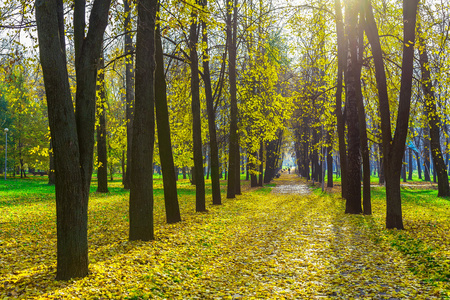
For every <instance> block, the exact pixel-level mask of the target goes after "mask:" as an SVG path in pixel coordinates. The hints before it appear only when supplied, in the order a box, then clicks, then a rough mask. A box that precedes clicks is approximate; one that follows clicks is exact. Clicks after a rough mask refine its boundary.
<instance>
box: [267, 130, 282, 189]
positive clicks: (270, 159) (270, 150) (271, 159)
mask: <svg viewBox="0 0 450 300" xmlns="http://www.w3.org/2000/svg"><path fill="white" fill-rule="evenodd" d="M282 134H283V132H282V131H281V130H279V131H278V132H277V138H276V139H274V140H272V141H269V142H268V143H267V146H266V172H265V173H264V183H269V182H271V181H272V179H273V178H275V176H276V174H277V172H278V169H279V166H278V163H277V162H278V161H279V157H280V155H281V153H280V146H281V139H282V137H283V136H282Z"/></svg>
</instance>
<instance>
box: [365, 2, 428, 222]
mask: <svg viewBox="0 0 450 300" xmlns="http://www.w3.org/2000/svg"><path fill="white" fill-rule="evenodd" d="M418 2H419V1H418V0H403V20H404V21H403V25H404V27H403V58H402V76H401V85H400V96H399V106H398V113H397V123H396V127H395V135H394V137H392V131H391V120H390V115H391V114H390V109H389V98H388V92H387V84H386V73H385V70H384V62H383V55H382V50H381V45H380V39H379V35H378V29H377V25H376V23H375V19H374V17H373V10H372V6H371V3H370V0H366V9H365V11H366V33H367V37H368V39H369V43H370V45H371V48H372V53H373V57H374V62H375V74H376V80H377V87H378V96H379V101H380V117H381V132H382V141H383V159H384V171H385V177H386V204H387V205H386V212H387V213H386V228H397V229H403V219H402V206H401V194H400V172H401V168H402V157H403V153H404V150H405V143H406V136H407V133H408V122H409V113H410V106H411V89H412V75H413V59H414V42H415V28H416V12H417V5H418Z"/></svg>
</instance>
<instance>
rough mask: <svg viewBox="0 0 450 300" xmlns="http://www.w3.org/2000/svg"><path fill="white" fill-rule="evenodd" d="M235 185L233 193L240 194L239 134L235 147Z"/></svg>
mask: <svg viewBox="0 0 450 300" xmlns="http://www.w3.org/2000/svg"><path fill="white" fill-rule="evenodd" d="M236 152H237V153H236V186H235V194H236V195H241V151H240V147H239V136H238V143H237V147H236Z"/></svg>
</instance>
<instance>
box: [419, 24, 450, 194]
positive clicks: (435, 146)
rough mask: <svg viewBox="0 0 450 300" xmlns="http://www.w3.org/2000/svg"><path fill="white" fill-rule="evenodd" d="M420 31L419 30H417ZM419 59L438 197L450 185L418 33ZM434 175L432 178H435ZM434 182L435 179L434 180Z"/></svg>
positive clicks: (449, 190) (427, 66)
mask: <svg viewBox="0 0 450 300" xmlns="http://www.w3.org/2000/svg"><path fill="white" fill-rule="evenodd" d="M419 33H420V30H419ZM419 44H420V51H419V61H420V69H421V71H422V90H423V93H424V95H425V97H424V106H425V111H426V114H427V119H428V124H429V126H430V147H431V149H430V150H431V155H432V156H433V166H434V167H433V169H434V172H435V174H436V176H437V177H438V197H448V196H450V187H449V183H448V174H447V166H446V165H445V161H444V157H443V155H442V151H441V143H440V128H439V116H438V115H437V111H436V97H435V95H434V87H433V83H432V81H431V75H430V64H429V61H428V52H427V45H426V43H425V41H424V40H423V38H421V35H419ZM436 176H434V178H436ZM434 182H436V180H434Z"/></svg>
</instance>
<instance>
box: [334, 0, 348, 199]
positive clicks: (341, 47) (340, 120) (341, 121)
mask: <svg viewBox="0 0 450 300" xmlns="http://www.w3.org/2000/svg"><path fill="white" fill-rule="evenodd" d="M335 14H336V35H337V47H338V74H337V88H336V120H337V133H338V138H339V160H340V166H341V196H342V198H344V199H346V198H347V147H346V144H345V111H343V108H342V86H343V83H342V82H343V73H344V69H345V59H346V56H345V54H346V48H345V33H344V20H343V18H342V8H341V2H340V0H335Z"/></svg>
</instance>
